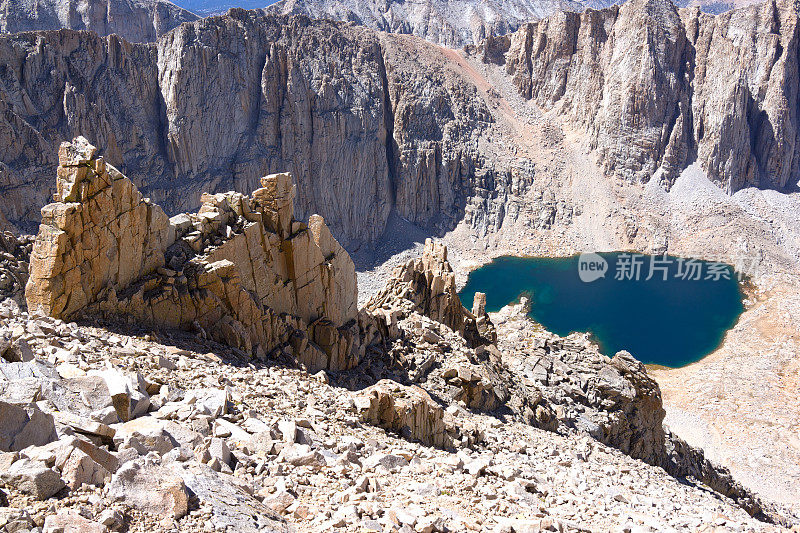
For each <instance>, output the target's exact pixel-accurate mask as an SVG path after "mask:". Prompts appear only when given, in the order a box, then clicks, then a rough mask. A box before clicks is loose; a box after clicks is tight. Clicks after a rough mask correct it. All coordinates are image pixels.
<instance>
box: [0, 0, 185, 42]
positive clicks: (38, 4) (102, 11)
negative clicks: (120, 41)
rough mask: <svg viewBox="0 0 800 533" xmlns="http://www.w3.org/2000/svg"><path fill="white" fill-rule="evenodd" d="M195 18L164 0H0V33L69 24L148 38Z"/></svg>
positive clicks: (136, 39)
mask: <svg viewBox="0 0 800 533" xmlns="http://www.w3.org/2000/svg"><path fill="white" fill-rule="evenodd" d="M197 18H198V17H197V15H195V14H194V13H191V12H189V11H186V10H185V9H183V8H180V7H178V6H176V5H175V4H173V3H172V2H169V1H167V0H65V1H60V0H0V33H16V32H21V31H34V30H57V29H60V28H70V29H73V30H89V31H93V32H95V33H97V34H99V35H109V34H112V33H116V34H117V35H119V36H121V37H123V38H124V39H126V40H128V41H130V42H151V41H155V40H156V39H157V38H158V37H160V36H161V35H163V34H165V33H166V32H168V31H169V30H171V29H172V28H174V27H175V26H177V25H179V24H181V23H183V22H188V21H191V20H197Z"/></svg>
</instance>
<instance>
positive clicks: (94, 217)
mask: <svg viewBox="0 0 800 533" xmlns="http://www.w3.org/2000/svg"><path fill="white" fill-rule="evenodd" d="M59 159H60V165H59V168H58V192H57V194H56V202H55V203H53V204H50V205H48V206H46V207H44V208H43V209H42V214H43V220H42V225H41V227H40V229H39V235H38V236H37V239H36V243H35V245H34V250H33V254H32V257H31V276H30V280H29V282H28V285H27V288H26V297H27V301H28V307H29V309H31V310H41V311H43V312H44V313H46V314H48V315H51V316H54V317H57V318H62V319H70V318H73V317H76V316H80V315H93V316H103V317H117V318H124V319H126V320H128V321H130V322H135V323H137V324H144V325H152V326H153V327H160V328H176V329H186V330H193V331H196V332H198V333H199V334H201V335H204V336H208V337H211V338H213V339H214V340H217V341H219V342H223V343H225V344H228V345H229V346H232V347H235V348H239V349H241V350H243V351H245V352H247V353H250V354H253V355H256V356H259V357H265V356H266V355H267V354H269V353H270V352H274V351H278V352H283V353H285V354H288V355H290V356H293V357H295V358H296V359H297V361H298V362H300V363H302V364H304V365H306V366H308V367H309V368H310V369H312V370H319V369H332V370H340V369H345V368H350V367H352V366H354V365H355V364H357V363H358V360H359V358H360V355H362V354H363V351H364V348H363V347H362V346H363V345H362V342H361V338H362V335H361V328H360V327H359V317H358V310H357V306H356V302H357V287H356V276H355V267H354V265H353V262H352V260H351V259H350V257H349V256H348V254H347V252H345V250H344V249H343V248H342V247H341V246H340V245H339V243H338V242H337V241H336V239H334V237H333V236H332V235H331V233H330V230H328V228H327V226H326V225H325V221H324V220H323V219H322V217H320V216H316V215H314V216H312V217H311V219H310V220H309V223H308V224H307V225H306V224H304V223H302V222H299V221H297V220H295V219H294V212H293V198H294V187H293V185H292V178H291V176H290V175H289V174H273V175H270V176H266V177H265V178H262V180H261V184H262V187H261V188H259V189H258V190H256V191H254V192H253V194H252V196H250V197H247V196H245V195H242V194H240V193H236V192H228V193H220V194H215V195H209V194H206V195H204V196H203V198H202V206H201V208H200V210H199V211H198V213H197V214H183V215H177V216H175V217H172V219H168V218H167V217H166V215H165V214H164V212H163V211H162V210H161V208H159V207H158V206H157V205H154V204H151V203H150V202H149V200H148V199H144V198H142V197H141V195H140V194H139V192H138V190H137V189H136V187H135V186H134V185H133V184H132V183H131V182H130V181H129V180H128V179H127V178H126V177H125V176H123V175H122V174H120V173H119V172H118V171H117V170H116V169H114V168H113V167H112V166H110V165H108V164H106V163H105V161H103V159H102V158H99V157H97V156H96V149H95V148H94V147H93V146H91V145H90V144H89V143H88V142H87V141H86V140H85V139H83V138H78V139H76V140H75V141H73V142H72V143H64V144H63V145H62V146H61V149H60V152H59ZM364 329H365V330H369V329H370V328H369V327H368V326H366V325H365V326H364Z"/></svg>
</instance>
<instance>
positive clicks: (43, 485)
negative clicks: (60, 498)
mask: <svg viewBox="0 0 800 533" xmlns="http://www.w3.org/2000/svg"><path fill="white" fill-rule="evenodd" d="M0 479H2V480H3V481H4V482H5V483H6V484H7V485H10V486H11V487H13V488H15V489H16V490H18V491H20V492H24V493H25V494H29V495H31V496H33V497H34V498H36V499H37V500H46V499H47V498H49V497H51V496H53V495H54V494H56V493H57V492H58V491H60V490H61V489H63V488H64V487H65V484H64V481H63V480H62V479H61V476H60V475H58V472H56V471H55V470H52V469H51V468H48V467H47V465H45V464H44V463H42V462H39V461H31V460H30V459H20V460H19V461H16V462H15V463H14V464H12V465H11V467H10V468H9V469H8V470H7V471H5V472H0Z"/></svg>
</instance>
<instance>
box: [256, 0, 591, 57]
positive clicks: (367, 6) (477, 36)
mask: <svg viewBox="0 0 800 533" xmlns="http://www.w3.org/2000/svg"><path fill="white" fill-rule="evenodd" d="M581 9H583V5H582V3H581V2H579V1H573V0H492V1H490V2H477V1H475V0H427V1H425V2H407V1H400V2H390V3H387V2H378V1H374V0H371V1H367V2H354V1H351V0H316V1H308V0H281V1H280V2H276V3H274V4H272V5H271V6H269V7H268V8H267V11H268V12H271V13H277V14H280V15H305V16H307V17H311V18H324V19H332V20H341V21H346V22H354V23H356V24H360V25H363V26H366V27H368V28H371V29H374V30H379V31H386V32H392V33H403V34H409V35H415V36H417V37H422V38H423V39H426V40H428V41H431V42H433V43H437V44H440V45H442V46H447V47H450V48H461V47H462V46H464V45H468V44H479V43H480V42H481V41H482V40H483V39H485V38H486V37H489V36H492V35H504V34H506V33H510V32H513V31H515V30H516V29H517V28H518V27H519V26H520V25H521V24H522V23H525V22H528V21H530V20H535V19H540V18H544V17H547V16H550V15H552V14H554V13H556V12H557V11H563V10H567V11H580V10H581Z"/></svg>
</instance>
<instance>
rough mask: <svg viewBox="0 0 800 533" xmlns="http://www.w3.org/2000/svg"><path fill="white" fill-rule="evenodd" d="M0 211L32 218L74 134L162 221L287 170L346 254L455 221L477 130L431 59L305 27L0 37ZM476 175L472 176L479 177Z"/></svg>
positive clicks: (459, 83) (239, 23)
mask: <svg viewBox="0 0 800 533" xmlns="http://www.w3.org/2000/svg"><path fill="white" fill-rule="evenodd" d="M0 56H1V57H3V63H2V64H3V66H2V67H0V69H1V70H0V79H1V80H2V81H1V82H0V87H2V89H0V94H1V95H2V96H0V101H2V104H0V105H2V107H3V110H4V114H3V117H4V118H3V120H2V125H1V126H0V139H1V140H0V145H2V146H3V154H4V156H3V161H2V167H0V168H2V172H0V184H2V185H0V188H2V190H3V191H4V192H7V193H8V195H7V196H6V199H5V201H4V203H3V207H2V210H3V211H4V212H5V214H6V216H7V217H8V218H9V219H10V220H12V221H20V220H35V219H36V218H37V217H38V213H37V212H38V209H39V207H40V206H41V205H43V204H44V203H46V202H47V200H48V197H49V194H50V192H49V185H48V184H49V181H50V180H49V176H51V175H52V172H53V168H55V167H54V165H55V163H56V161H55V160H54V159H53V157H54V156H53V155H52V154H53V153H54V152H55V150H53V148H54V147H56V146H57V145H58V143H59V142H60V140H61V139H64V138H68V137H70V136H72V135H74V134H75V133H76V132H83V134H84V135H85V136H86V137H87V138H89V139H90V140H91V141H92V142H96V143H97V144H98V145H101V146H106V147H107V148H106V150H105V156H106V158H107V159H108V160H109V162H111V163H112V164H115V165H117V166H118V167H120V168H121V169H124V171H125V172H127V173H128V175H130V176H131V177H132V178H133V179H134V181H136V182H137V185H139V186H141V187H142V188H143V189H144V191H145V192H146V193H147V194H149V195H150V196H152V197H153V199H154V200H156V201H158V202H159V203H161V204H162V205H163V206H165V207H166V209H167V210H168V211H169V212H176V211H178V210H184V208H188V207H196V206H197V205H198V201H199V197H200V194H201V192H203V191H204V190H210V191H216V190H231V189H236V190H244V191H251V190H253V189H254V188H256V186H257V185H258V180H259V179H260V177H261V176H263V175H265V174H268V173H271V172H277V171H284V170H289V171H291V172H292V173H293V175H294V176H295V179H296V181H297V184H298V188H299V189H300V190H301V191H308V192H306V193H303V194H302V195H301V196H300V197H298V199H297V208H298V212H299V213H300V214H301V215H302V216H304V217H305V216H308V215H310V214H312V213H320V214H322V215H324V216H325V218H326V220H328V221H329V223H330V225H331V227H332V229H333V231H334V233H335V234H336V235H337V236H338V237H339V238H340V239H341V240H342V241H343V243H344V244H346V245H347V246H348V247H349V248H350V249H351V250H352V249H357V248H358V247H359V246H360V245H362V244H365V243H370V242H374V241H375V240H376V239H377V238H378V237H379V236H380V234H381V233H382V232H383V229H384V226H385V223H386V220H387V217H388V215H389V212H390V210H391V209H392V208H395V209H397V211H398V212H399V213H400V214H401V216H404V217H406V218H408V219H409V220H411V221H412V222H414V223H418V224H421V225H431V224H435V223H436V222H437V221H439V220H443V219H444V220H451V222H450V223H452V220H453V219H455V218H456V217H458V218H460V217H459V215H458V206H457V203H458V202H459V201H462V202H463V197H464V194H463V193H462V189H463V188H464V187H469V186H470V183H471V180H473V179H474V178H475V174H476V171H475V167H476V166H477V164H476V163H475V159H476V158H477V157H478V154H477V152H476V149H475V145H476V143H477V141H476V140H474V139H473V136H475V135H477V133H478V132H479V131H480V130H481V129H483V128H484V127H485V124H486V123H487V122H488V121H490V120H491V114H490V113H489V111H488V108H487V107H486V105H485V103H484V102H483V101H482V100H481V99H480V98H479V97H478V96H477V90H476V88H475V87H474V86H472V85H469V84H467V83H466V82H465V81H464V80H463V79H461V78H460V77H459V76H457V75H455V74H454V73H453V72H451V68H450V66H449V65H448V63H447V61H446V58H445V57H444V56H443V55H442V51H441V49H438V48H436V47H434V46H433V45H430V44H428V43H425V42H422V41H417V40H412V41H409V40H408V38H407V37H399V36H385V37H382V38H379V37H378V35H376V34H375V33H374V32H371V31H369V30H367V29H365V28H361V27H347V26H343V25H341V24H337V23H332V22H312V21H310V20H308V19H306V18H300V17H294V18H285V17H283V18H282V17H274V16H264V15H263V14H260V13H257V12H247V11H242V10H232V11H231V12H230V14H229V15H228V16H225V17H214V18H209V19H204V20H202V21H198V22H195V23H192V24H187V25H183V26H181V27H179V28H177V29H176V30H175V31H174V32H172V33H169V34H168V35H166V36H164V37H163V38H162V39H160V40H159V42H158V43H157V44H153V45H134V44H130V43H127V42H125V41H124V40H122V39H120V38H118V37H116V36H109V37H105V38H102V37H98V36H96V35H93V34H88V33H78V32H72V31H67V30H62V31H60V32H43V33H38V34H35V33H28V34H19V35H14V36H9V37H3V38H0ZM483 174H485V172H483Z"/></svg>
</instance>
